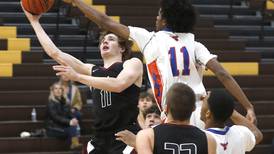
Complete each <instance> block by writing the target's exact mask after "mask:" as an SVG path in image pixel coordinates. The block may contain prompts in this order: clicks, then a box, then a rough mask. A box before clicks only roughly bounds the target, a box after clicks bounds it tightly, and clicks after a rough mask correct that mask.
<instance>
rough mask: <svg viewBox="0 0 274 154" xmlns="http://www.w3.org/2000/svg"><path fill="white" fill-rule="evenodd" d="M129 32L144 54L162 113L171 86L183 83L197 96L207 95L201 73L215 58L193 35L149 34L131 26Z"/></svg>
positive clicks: (160, 32)
mask: <svg viewBox="0 0 274 154" xmlns="http://www.w3.org/2000/svg"><path fill="white" fill-rule="evenodd" d="M129 30H130V38H131V39H133V40H134V41H135V42H136V43H137V45H138V46H139V48H140V50H141V52H142V53H143V55H144V58H145V60H146V65H147V70H148V77H149V80H150V83H151V87H152V89H153V93H154V96H155V98H156V101H157V103H158V106H159V107H160V109H161V110H163V109H164V108H165V107H166V104H165V95H166V93H167V91H168V89H169V88H170V87H171V85H172V84H173V83H176V82H182V83H185V84H187V85H188V86H190V87H191V88H192V89H193V90H194V92H195V94H197V95H203V94H205V93H206V91H205V88H204V85H203V83H202V71H203V69H204V66H205V65H206V64H207V62H208V61H209V60H210V59H212V58H214V57H216V56H215V55H212V54H210V53H209V51H208V50H207V48H206V47H205V46H204V45H202V44H201V43H199V42H196V41H195V40H194V35H193V34H192V33H173V32H169V31H159V32H148V31H147V30H145V29H143V28H137V27H130V26H129Z"/></svg>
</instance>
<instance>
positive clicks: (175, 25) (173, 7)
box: [156, 0, 197, 33]
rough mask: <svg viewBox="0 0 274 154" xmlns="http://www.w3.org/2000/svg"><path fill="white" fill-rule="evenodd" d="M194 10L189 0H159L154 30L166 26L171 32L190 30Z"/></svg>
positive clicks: (191, 29)
mask: <svg viewBox="0 0 274 154" xmlns="http://www.w3.org/2000/svg"><path fill="white" fill-rule="evenodd" d="M196 16H197V15H196V11H195V9H194V7H193V6H192V4H191V2H190V1H189V0H161V3H160V9H159V12H158V16H157V19H156V30H157V31H159V30H162V29H164V28H168V29H169V30H171V31H173V32H181V33H188V32H192V31H193V28H194V25H195V23H196Z"/></svg>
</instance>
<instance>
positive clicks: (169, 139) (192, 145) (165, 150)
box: [153, 124, 208, 154]
mask: <svg viewBox="0 0 274 154" xmlns="http://www.w3.org/2000/svg"><path fill="white" fill-rule="evenodd" d="M153 130H154V150H153V154H180V153H181V154H182V153H186V154H207V153H208V148H207V137H206V134H205V132H203V131H202V130H200V129H199V128H197V127H195V126H191V125H175V124H161V125H158V126H156V127H154V128H153Z"/></svg>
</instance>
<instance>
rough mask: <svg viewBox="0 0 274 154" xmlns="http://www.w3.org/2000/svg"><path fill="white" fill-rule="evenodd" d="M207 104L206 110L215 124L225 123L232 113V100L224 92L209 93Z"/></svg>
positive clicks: (214, 91)
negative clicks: (207, 109)
mask: <svg viewBox="0 0 274 154" xmlns="http://www.w3.org/2000/svg"><path fill="white" fill-rule="evenodd" d="M207 102H208V108H209V110H210V112H211V113H212V115H213V119H214V120H215V121H216V122H220V123H223V122H225V121H226V120H227V119H229V118H230V116H231V115H232V113H233V110H234V100H233V98H232V97H231V96H230V95H229V94H228V93H227V92H226V91H225V90H220V89H219V90H213V91H211V94H210V96H209V98H208V100H207Z"/></svg>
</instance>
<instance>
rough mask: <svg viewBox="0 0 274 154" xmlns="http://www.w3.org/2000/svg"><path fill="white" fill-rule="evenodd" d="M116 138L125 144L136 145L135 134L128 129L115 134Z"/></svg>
mask: <svg viewBox="0 0 274 154" xmlns="http://www.w3.org/2000/svg"><path fill="white" fill-rule="evenodd" d="M115 136H116V140H118V141H122V142H124V143H125V144H127V145H129V146H132V147H135V146H136V142H135V140H136V135H135V134H133V133H132V132H130V131H128V130H123V131H120V132H118V133H116V134H115Z"/></svg>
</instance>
